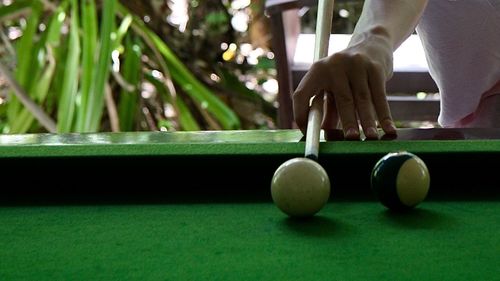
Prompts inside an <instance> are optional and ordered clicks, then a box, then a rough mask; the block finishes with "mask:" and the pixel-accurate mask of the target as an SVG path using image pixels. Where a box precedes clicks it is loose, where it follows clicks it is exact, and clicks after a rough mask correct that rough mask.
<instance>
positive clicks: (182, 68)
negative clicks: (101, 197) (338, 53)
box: [0, 0, 363, 134]
mask: <svg viewBox="0 0 500 281" xmlns="http://www.w3.org/2000/svg"><path fill="white" fill-rule="evenodd" d="M265 2H266V1H264V0H252V1H251V0H233V1H230V0H149V1H132V0H120V1H118V0H105V1H98V0H85V1H77V0H60V1H49V0H0V37H1V38H0V39H1V40H0V70H1V73H0V132H1V133H9V134H12V133H39V132H47V131H52V132H60V133H64V132H111V131H113V132H119V131H182V130H221V129H244V130H249V129H276V128H278V122H277V108H278V102H277V96H278V92H279V87H278V80H277V79H278V78H277V69H276V58H275V52H274V50H273V45H272V37H273V34H272V31H271V30H272V26H270V25H271V24H270V20H269V17H268V16H267V14H266V12H265V4H266V3H265ZM336 2H337V3H336V8H335V13H334V15H335V18H334V29H335V32H337V33H351V32H352V30H353V28H354V25H355V23H356V21H357V19H358V17H359V14H360V12H361V8H362V5H363V1H336ZM299 12H300V13H301V15H300V21H301V25H300V32H302V33H314V29H315V22H316V11H315V8H314V7H310V8H304V9H301V10H300V11H299Z"/></svg>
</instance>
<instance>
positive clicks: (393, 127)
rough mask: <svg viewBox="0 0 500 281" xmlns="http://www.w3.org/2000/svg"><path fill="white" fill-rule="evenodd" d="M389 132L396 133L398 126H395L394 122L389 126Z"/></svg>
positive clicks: (389, 123) (390, 122)
mask: <svg viewBox="0 0 500 281" xmlns="http://www.w3.org/2000/svg"><path fill="white" fill-rule="evenodd" d="M387 130H388V131H389V132H394V133H395V132H396V125H394V122H392V121H389V122H388V124H387Z"/></svg>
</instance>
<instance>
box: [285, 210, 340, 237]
mask: <svg viewBox="0 0 500 281" xmlns="http://www.w3.org/2000/svg"><path fill="white" fill-rule="evenodd" d="M281 223H282V224H283V226H284V227H285V228H286V229H287V230H290V231H292V232H294V233H297V234H300V235H304V236H314V237H338V236H347V233H346V232H347V226H346V225H343V224H342V223H340V222H337V221H334V220H332V219H331V218H328V217H324V216H320V215H315V216H312V217H304V218H297V217H287V218H285V219H283V220H282V221H281Z"/></svg>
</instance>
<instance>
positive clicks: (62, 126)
mask: <svg viewBox="0 0 500 281" xmlns="http://www.w3.org/2000/svg"><path fill="white" fill-rule="evenodd" d="M78 19H79V17H78V2H77V1H76V0H71V29H70V32H69V47H68V57H67V60H66V67H65V70H66V71H65V73H64V80H63V84H62V88H61V91H62V95H61V99H60V101H59V107H58V111H57V131H58V132H59V133H68V132H71V128H72V124H73V120H74V118H73V117H74V112H75V101H76V94H77V91H78V70H79V60H80V38H79V34H78V33H79V28H78V26H79V25H78Z"/></svg>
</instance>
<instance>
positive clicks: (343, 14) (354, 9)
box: [301, 0, 364, 34]
mask: <svg viewBox="0 0 500 281" xmlns="http://www.w3.org/2000/svg"><path fill="white" fill-rule="evenodd" d="M363 4H364V0H349V1H336V2H335V12H334V14H333V24H332V32H333V33H340V34H351V33H352V32H353V31H354V27H355V26H356V23H357V22H358V19H359V16H360V15H361V11H362V10H363ZM317 12H318V11H317V6H313V7H310V8H307V9H305V10H304V11H302V13H303V16H302V17H301V26H302V32H303V33H314V30H315V29H316V16H317Z"/></svg>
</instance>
